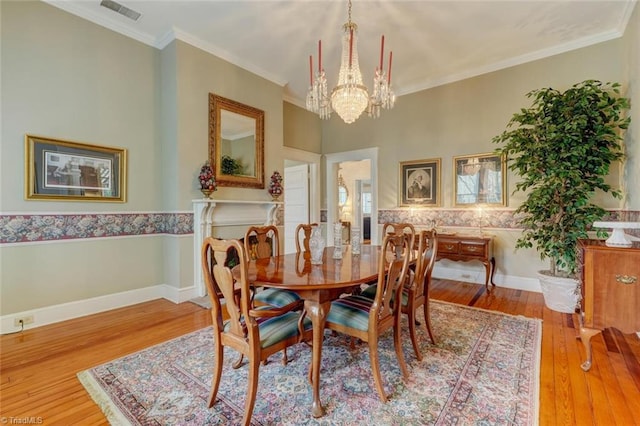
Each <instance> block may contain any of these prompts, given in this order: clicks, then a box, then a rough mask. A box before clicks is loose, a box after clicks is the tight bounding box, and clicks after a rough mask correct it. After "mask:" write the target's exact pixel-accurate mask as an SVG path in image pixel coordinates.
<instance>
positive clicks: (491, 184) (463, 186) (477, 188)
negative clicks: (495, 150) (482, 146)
mask: <svg viewBox="0 0 640 426" xmlns="http://www.w3.org/2000/svg"><path fill="white" fill-rule="evenodd" d="M506 170H507V166H506V161H504V158H503V157H501V156H498V155H495V154H492V153H488V154H474V155H464V156H459V157H454V158H453V171H454V175H453V185H454V188H455V192H454V199H453V204H454V205H455V206H457V207H468V206H475V205H478V204H481V205H489V206H506V205H507V202H506V195H505V190H506Z"/></svg>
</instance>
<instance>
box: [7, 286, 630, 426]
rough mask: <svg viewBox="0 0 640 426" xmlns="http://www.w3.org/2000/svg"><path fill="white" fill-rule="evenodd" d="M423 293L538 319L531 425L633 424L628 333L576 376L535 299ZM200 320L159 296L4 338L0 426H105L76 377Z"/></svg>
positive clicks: (565, 335) (501, 293)
mask: <svg viewBox="0 0 640 426" xmlns="http://www.w3.org/2000/svg"><path fill="white" fill-rule="evenodd" d="M431 296H432V298H434V299H439V300H445V301H449V302H454V303H460V304H463V305H469V306H475V307H478V308H483V309H490V310H496V311H502V312H506V313H509V314H514V315H523V316H526V317H532V318H541V319H542V320H543V335H542V360H541V371H540V424H541V425H555V424H558V425H585V424H595V425H625V426H627V425H640V416H639V415H638V413H640V339H638V337H637V336H636V335H635V334H631V335H622V334H621V333H619V332H617V331H616V330H610V329H608V330H605V332H604V333H603V334H601V335H598V336H595V337H594V338H593V339H592V344H593V352H594V355H593V366H592V367H591V370H590V371H589V372H587V373H585V372H583V371H582V370H581V369H580V364H581V363H582V361H583V360H584V350H583V347H582V343H581V342H580V341H579V340H577V339H576V337H575V336H576V329H575V327H576V326H577V324H574V318H572V316H571V315H569V314H561V313H557V312H554V311H551V310H549V309H547V308H545V307H544V302H543V299H542V295H541V294H538V293H531V292H527V291H521V290H512V289H505V288H500V287H497V288H496V289H495V290H494V291H493V292H492V294H489V295H487V294H486V293H485V290H484V286H479V285H476V284H468V283H462V282H454V281H446V280H435V282H434V285H433V288H432V293H431ZM210 323H211V317H210V314H209V311H208V310H205V309H202V308H201V307H199V306H197V305H195V304H193V303H189V302H185V303H182V304H179V305H176V304H174V303H172V302H169V301H167V300H164V299H159V300H155V301H151V302H147V303H142V304H139V305H134V306H130V307H126V308H122V309H117V310H113V311H109V312H104V313H100V314H96V315H91V316H87V317H84V318H79V319H74V320H70V321H65V322H62V323H58V324H52V325H49V326H44V327H39V328H35V329H32V330H27V331H24V332H22V333H19V334H13V335H4V336H2V338H1V340H0V343H1V352H2V353H1V365H0V377H1V385H0V417H1V418H0V421H2V423H3V424H12V423H14V424H15V423H20V420H23V419H24V418H28V417H34V418H38V417H40V418H41V419H42V423H41V424H45V425H54V424H58V425H73V424H81V425H94V424H95V425H104V424H108V423H107V421H106V419H105V417H104V416H103V415H102V413H101V411H100V409H99V408H98V406H97V405H96V404H95V403H94V402H93V401H92V400H91V398H90V397H89V395H88V394H87V393H86V392H85V390H84V388H83V387H82V385H81V384H80V382H79V381H78V379H77V378H76V373H78V372H79V371H82V370H85V369H87V368H90V367H93V366H95V365H98V364H101V363H104V362H106V361H109V360H112V359H114V358H118V357H121V356H123V355H126V354H129V353H131V352H135V351H138V350H140V349H143V348H146V347H148V346H151V345H155V344H157V343H161V342H163V341H165V340H168V339H172V338H174V337H177V336H180V335H182V334H185V333H188V332H190V331H193V330H197V329H199V328H202V327H205V326H207V325H209V324H210ZM436 332H437V330H436ZM12 418H13V420H12ZM16 419H17V420H16ZM35 420H36V421H37V419H35ZM22 423H24V421H23V422H22Z"/></svg>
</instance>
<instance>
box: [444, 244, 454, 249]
mask: <svg viewBox="0 0 640 426" xmlns="http://www.w3.org/2000/svg"><path fill="white" fill-rule="evenodd" d="M454 247H455V246H454V245H453V244H447V245H446V246H445V248H446V249H447V250H453V248H454Z"/></svg>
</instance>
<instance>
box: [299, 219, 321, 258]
mask: <svg viewBox="0 0 640 426" xmlns="http://www.w3.org/2000/svg"><path fill="white" fill-rule="evenodd" d="M315 226H318V224H317V223H301V224H299V225H298V226H297V227H296V234H295V242H296V253H304V255H303V256H304V259H305V260H308V259H311V247H309V240H310V239H311V231H313V228H314V227H315ZM301 238H302V242H301V241H300V239H301Z"/></svg>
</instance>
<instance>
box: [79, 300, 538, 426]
mask: <svg viewBox="0 0 640 426" xmlns="http://www.w3.org/2000/svg"><path fill="white" fill-rule="evenodd" d="M431 307H432V325H433V329H434V332H435V333H436V338H437V339H438V343H437V345H433V344H431V343H429V340H428V337H427V336H426V331H425V329H424V325H422V326H421V327H418V330H419V338H420V341H421V342H422V345H421V349H422V354H423V360H422V362H418V361H417V360H416V358H415V355H414V353H413V349H412V347H411V343H410V341H409V339H408V338H406V336H404V335H403V340H404V342H405V343H404V352H405V359H406V361H407V363H408V368H409V374H410V378H409V380H408V381H406V382H404V381H403V380H402V375H401V373H400V368H399V367H398V363H397V360H396V357H395V352H394V350H393V334H392V332H391V331H389V332H388V333H386V334H385V335H384V336H383V338H382V341H381V342H380V366H381V371H382V376H383V382H384V386H385V390H386V391H387V393H388V394H391V399H390V400H389V402H388V403H387V404H383V403H382V402H381V401H380V400H379V398H378V395H377V392H376V391H375V388H374V384H373V377H372V375H371V366H370V361H369V350H368V347H367V345H366V344H363V343H358V344H356V345H355V349H351V347H350V345H349V340H348V339H347V338H346V337H344V336H341V335H338V336H333V335H331V333H330V332H328V331H327V332H326V333H325V341H324V346H323V353H322V357H323V359H322V366H323V367H322V372H321V387H320V396H321V399H322V403H323V405H324V406H325V408H326V411H327V414H326V416H324V417H322V418H320V419H314V418H313V417H312V416H311V401H312V397H311V387H310V385H309V384H308V382H307V371H308V368H309V363H310V359H311V351H310V348H309V347H307V346H306V345H304V344H299V345H296V346H294V347H292V348H289V360H290V361H289V364H288V365H286V366H283V365H282V363H281V362H280V357H281V354H275V355H273V356H272V357H271V358H270V360H269V362H268V363H267V365H264V366H261V367H260V379H259V380H260V381H259V385H258V394H257V398H256V404H255V410H254V414H253V418H252V424H254V425H300V424H310V425H319V424H323V425H328V424H336V425H356V424H358V425H372V424H375V425H395V424H402V425H425V424H427V425H441V424H443V425H445V424H446V425H450V424H458V425H470V424H476V425H535V424H537V423H538V393H539V366H540V342H541V334H542V325H541V321H540V320H537V319H529V318H523V317H516V316H511V315H505V314H501V313H496V312H490V311H485V310H480V309H476V308H469V307H465V306H461V305H454V304H449V303H443V302H436V301H432V302H431ZM404 325H406V324H404ZM404 329H405V330H406V328H404ZM212 340H213V336H212V332H211V328H204V329H202V330H198V331H196V332H193V333H190V334H187V335H185V336H182V337H179V338H177V339H174V340H171V341H168V342H165V343H162V344H160V345H157V346H154V347H151V348H148V349H145V350H143V351H140V352H137V353H133V354H131V355H128V356H125V357H123V358H120V359H117V360H114V361H111V362H108V363H106V364H103V365H100V366H97V367H94V368H92V369H89V370H86V371H83V372H80V373H79V374H78V377H79V379H80V381H81V382H82V384H83V385H84V386H85V388H86V389H87V391H88V392H89V393H90V394H91V396H92V398H93V399H94V401H95V402H96V403H97V404H98V405H99V406H100V407H101V409H102V411H103V412H104V413H105V415H106V416H107V418H108V419H109V421H110V422H111V423H112V424H117V425H119V424H122V425H129V424H133V425H150V424H154V425H155V424H157V425H213V424H225V425H227V424H238V423H239V422H240V420H241V419H242V412H243V407H244V400H245V395H246V389H247V368H246V365H245V366H243V367H241V368H239V369H238V370H234V369H232V368H231V363H232V362H233V361H235V360H236V359H237V355H236V353H235V352H233V351H231V350H225V360H224V370H223V372H222V380H221V385H220V391H219V393H218V400H217V401H216V403H215V404H214V406H213V408H211V409H207V407H206V401H207V398H208V396H209V390H210V386H211V376H212V368H213V362H212V355H211V353H212V350H213V343H212Z"/></svg>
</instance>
